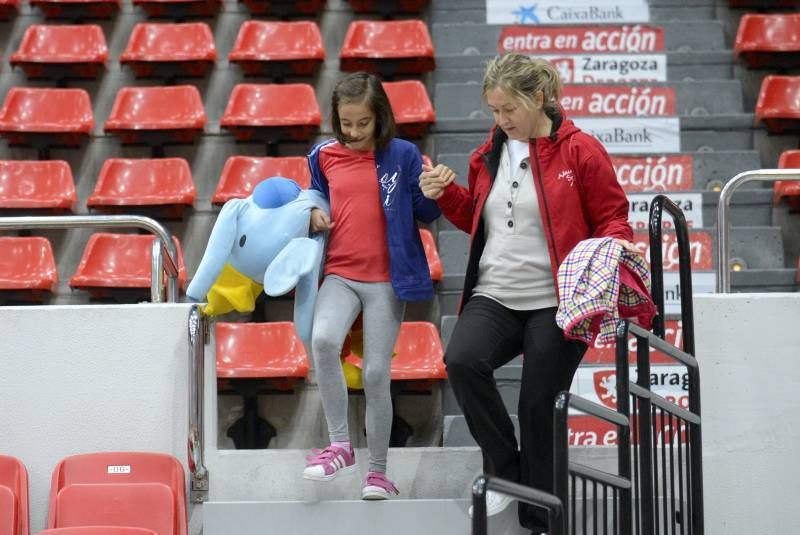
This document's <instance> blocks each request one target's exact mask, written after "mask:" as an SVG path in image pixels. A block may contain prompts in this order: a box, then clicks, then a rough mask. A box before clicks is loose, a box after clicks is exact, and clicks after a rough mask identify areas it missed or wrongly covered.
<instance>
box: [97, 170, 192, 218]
mask: <svg viewBox="0 0 800 535" xmlns="http://www.w3.org/2000/svg"><path fill="white" fill-rule="evenodd" d="M195 196H196V190H195V187H194V182H193V180H192V171H191V169H189V163H188V162H187V161H186V160H184V159H183V158H162V159H154V160H145V159H142V160H132V159H124V158H112V159H109V160H106V161H105V163H104V164H103V168H102V169H101V170H100V175H99V176H98V178H97V184H96V185H95V188H94V192H93V193H92V195H91V196H90V197H89V198H88V199H87V201H86V205H87V206H90V207H98V206H157V205H169V204H181V205H191V204H192V203H194V199H195Z"/></svg>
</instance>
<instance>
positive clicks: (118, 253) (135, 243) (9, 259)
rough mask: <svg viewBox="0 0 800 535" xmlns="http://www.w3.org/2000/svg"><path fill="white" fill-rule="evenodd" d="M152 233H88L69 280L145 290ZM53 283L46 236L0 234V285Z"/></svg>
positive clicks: (32, 290) (89, 287) (426, 240)
mask: <svg viewBox="0 0 800 535" xmlns="http://www.w3.org/2000/svg"><path fill="white" fill-rule="evenodd" d="M419 232H420V238H421V239H422V243H423V247H424V249H425V255H426V257H427V259H428V268H429V270H430V273H431V278H432V279H433V280H435V281H438V280H441V279H442V275H443V271H442V262H441V260H440V258H439V253H438V250H437V248H436V242H435V241H434V239H433V235H432V234H431V233H430V231H429V230H427V229H420V231H419ZM155 239H156V238H155V237H154V236H150V235H140V234H113V233H105V232H98V233H95V234H92V235H91V236H90V237H89V240H88V241H87V243H86V247H85V248H84V251H83V255H82V256H81V259H80V262H79V263H78V267H77V268H76V270H75V273H74V274H73V275H72V277H71V278H70V281H69V286H70V287H71V288H74V289H79V290H86V291H88V292H89V294H90V295H91V296H92V297H94V298H108V297H113V296H114V295H115V294H116V293H119V291H128V290H135V291H137V295H139V294H143V293H146V292H148V291H149V290H150V283H151V269H152V257H153V253H152V246H153V240H155ZM173 240H174V242H175V248H176V250H177V253H178V258H177V262H178V284H179V286H180V287H181V288H184V287H185V286H186V279H187V276H186V266H185V265H184V263H183V250H182V248H181V243H180V241H179V240H178V238H177V237H173ZM57 284H58V271H57V269H56V262H55V257H54V255H53V248H52V246H51V245H50V242H49V241H48V240H47V239H46V238H43V237H38V236H33V237H16V236H0V291H3V292H11V293H13V295H14V296H17V295H24V296H25V298H26V299H27V300H31V301H42V300H43V297H44V296H45V292H53V291H55V289H56V285H57Z"/></svg>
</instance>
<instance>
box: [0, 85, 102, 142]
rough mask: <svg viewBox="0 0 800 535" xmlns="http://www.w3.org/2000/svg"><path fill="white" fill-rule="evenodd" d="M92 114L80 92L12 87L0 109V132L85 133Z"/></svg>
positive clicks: (89, 124) (84, 94) (90, 107)
mask: <svg viewBox="0 0 800 535" xmlns="http://www.w3.org/2000/svg"><path fill="white" fill-rule="evenodd" d="M93 128H94V115H93V114H92V106H91V103H90V102H89V93H87V92H86V91H84V90H83V89H41V88H28V87H12V88H11V89H10V90H9V91H8V94H7V95H6V99H5V101H4V102H3V107H2V108H0V131H14V132H19V131H25V132H41V133H49V132H79V133H83V134H89V133H90V132H91V131H92V129H93Z"/></svg>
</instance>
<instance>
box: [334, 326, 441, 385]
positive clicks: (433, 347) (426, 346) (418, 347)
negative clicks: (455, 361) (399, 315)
mask: <svg viewBox="0 0 800 535" xmlns="http://www.w3.org/2000/svg"><path fill="white" fill-rule="evenodd" d="M394 352H395V356H394V358H393V359H392V372H391V373H392V381H425V382H428V381H433V380H439V379H446V378H447V371H446V370H445V366H444V348H443V347H442V339H441V337H440V336H439V331H437V330H436V326H435V325H434V324H432V323H428V322H426V321H404V322H403V323H402V324H401V325H400V334H399V335H398V337H397V343H395V345H394ZM345 361H346V362H349V363H350V364H352V365H354V366H357V367H359V368H361V365H362V362H361V358H360V357H357V356H355V355H352V354H351V355H349V356H347V357H346V358H345Z"/></svg>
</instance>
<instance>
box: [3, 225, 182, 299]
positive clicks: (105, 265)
mask: <svg viewBox="0 0 800 535" xmlns="http://www.w3.org/2000/svg"><path fill="white" fill-rule="evenodd" d="M155 239H156V238H155V237H154V236H149V235H139V234H111V233H103V232H99V233H95V234H92V236H90V238H89V240H88V242H87V243H86V247H85V249H84V251H83V255H82V256H81V259H80V262H79V264H78V267H77V268H76V270H75V274H74V275H73V276H72V277H71V279H70V281H69V285H70V287H71V288H75V289H80V290H86V291H88V292H89V293H90V295H92V296H93V297H95V298H107V297H111V296H112V295H113V294H114V293H115V291H128V290H136V291H137V295H138V294H142V295H143V297H144V296H146V295H147V292H149V289H150V282H151V281H150V278H151V265H152V264H151V261H152V245H153V240H155ZM173 240H174V242H175V247H176V249H177V252H178V259H177V261H178V283H179V285H180V286H181V287H185V285H186V266H185V265H184V263H183V251H182V249H181V244H180V241H179V240H178V239H177V238H174V237H173ZM57 284H58V272H57V269H56V263H55V258H54V255H53V249H52V246H51V245H50V242H49V241H48V240H47V239H46V238H42V237H37V236H33V237H14V236H0V291H4V292H11V293H12V294H13V295H14V296H18V295H22V296H24V298H25V299H28V300H34V301H41V300H42V298H43V297H44V293H43V292H53V291H55V288H56V285H57Z"/></svg>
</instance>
